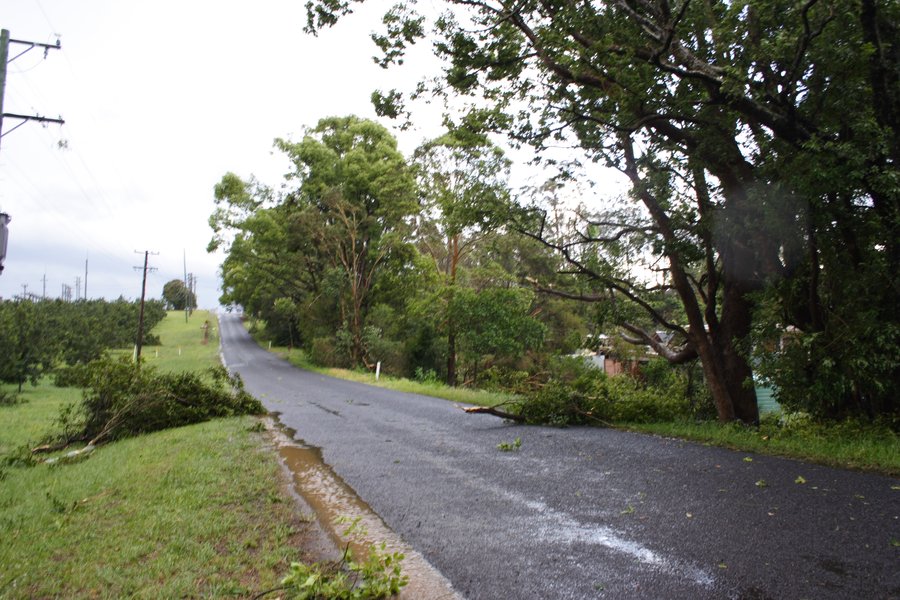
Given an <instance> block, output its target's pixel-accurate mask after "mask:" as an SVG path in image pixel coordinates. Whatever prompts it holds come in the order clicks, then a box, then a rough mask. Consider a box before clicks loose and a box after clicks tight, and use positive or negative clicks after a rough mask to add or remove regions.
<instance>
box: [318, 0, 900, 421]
mask: <svg viewBox="0 0 900 600" xmlns="http://www.w3.org/2000/svg"><path fill="white" fill-rule="evenodd" d="M353 4H354V3H353V2H348V1H342V0H337V1H334V0H318V1H315V0H314V1H313V2H310V3H309V4H308V16H309V20H308V26H307V29H308V31H311V32H315V31H317V30H318V29H319V28H321V27H325V26H329V25H331V24H333V23H335V22H336V21H337V19H339V18H340V17H341V16H342V15H344V14H346V13H348V12H351V11H352V7H353ZM446 4H447V10H446V11H445V12H442V13H441V14H440V15H438V16H437V18H436V19H434V24H433V25H434V27H433V31H432V32H429V30H428V26H427V25H426V22H425V18H424V17H423V16H422V15H420V14H417V13H416V12H415V7H414V5H408V4H406V5H398V6H396V7H395V8H393V9H391V10H390V11H389V13H388V14H387V15H386V16H385V20H384V23H385V31H384V32H383V33H379V34H375V35H374V36H373V39H374V40H375V42H376V44H377V45H378V46H379V48H380V50H381V55H380V56H379V57H378V60H379V62H380V63H381V64H382V65H384V66H388V65H390V64H393V63H399V62H402V58H403V54H404V52H405V51H406V49H407V47H408V46H409V45H411V44H413V43H415V42H417V41H418V40H420V39H422V38H425V37H427V36H428V35H430V36H431V38H430V39H431V40H432V41H433V47H434V51H435V53H436V54H437V55H438V56H440V57H442V58H443V59H444V65H445V68H444V71H443V73H442V75H441V76H440V77H437V78H435V79H434V80H433V81H431V82H423V84H422V85H421V86H419V88H418V89H417V90H416V92H415V94H414V95H421V94H423V93H427V92H428V91H432V92H434V93H437V94H444V95H449V94H454V95H458V96H462V97H464V98H465V99H466V102H465V104H466V105H467V106H469V108H468V109H466V110H464V111H463V112H464V114H463V115H462V117H461V118H460V121H459V124H460V127H461V128H463V129H467V130H469V129H474V130H476V131H485V130H493V131H502V132H505V133H507V134H508V135H509V136H510V137H511V139H513V140H514V141H516V142H520V143H527V144H532V145H533V146H534V147H535V148H537V149H538V151H542V150H544V149H546V148H547V147H548V146H549V145H551V144H572V145H574V146H577V147H578V148H579V149H580V151H581V152H583V153H584V154H585V155H586V156H587V157H589V158H590V159H591V160H594V161H597V162H600V163H602V164H606V165H608V166H611V167H613V168H616V169H618V170H620V171H621V172H622V173H624V174H626V175H627V177H628V179H629V180H630V182H631V185H632V193H631V198H630V200H631V201H632V203H633V207H635V209H634V213H635V214H634V218H632V219H629V220H627V221H623V220H621V219H620V218H619V217H620V216H621V215H620V214H618V213H617V214H612V215H605V214H596V213H595V214H593V215H591V218H590V221H591V222H588V223H585V224H584V225H583V227H582V230H581V233H580V234H579V239H578V240H568V241H566V240H559V239H549V240H546V241H547V242H548V243H550V244H552V245H555V246H557V247H558V248H559V249H560V250H561V251H562V252H563V254H564V255H565V256H566V258H567V259H570V262H571V265H572V267H573V270H574V271H575V272H576V273H577V274H578V275H580V276H581V277H583V278H587V279H589V280H591V281H593V282H594V283H595V285H596V287H597V288H599V289H601V290H605V292H604V295H606V296H608V295H610V294H611V295H613V296H615V297H620V298H622V299H624V300H625V301H629V302H632V303H634V304H635V305H636V306H638V307H640V308H642V309H644V310H645V312H646V314H647V315H648V316H649V318H650V319H651V320H652V321H653V322H654V325H655V326H656V327H661V328H665V329H669V330H671V331H673V332H675V333H676V334H677V335H676V336H675V337H674V338H673V339H674V340H676V341H677V342H678V343H680V344H682V345H681V346H679V347H665V348H664V347H662V346H661V345H658V344H657V349H658V350H659V351H660V353H661V354H663V355H664V356H667V357H669V358H670V359H671V360H674V361H676V362H677V361H681V360H687V359H688V358H690V357H692V356H699V357H700V359H701V362H702V365H703V369H704V372H705V375H706V379H707V382H708V383H709V385H710V388H711V393H712V396H713V399H714V402H715V404H716V407H717V410H718V414H719V418H720V419H721V420H723V421H728V420H732V419H735V418H737V419H740V420H743V421H745V422H754V421H756V420H757V418H758V413H757V407H756V400H755V395H754V393H753V389H752V386H751V385H750V382H749V380H750V379H751V377H752V368H751V366H750V362H749V360H748V353H749V351H750V346H751V344H752V339H751V333H752V332H753V328H754V322H755V321H754V319H755V316H754V315H755V314H756V313H758V311H759V310H760V309H761V308H762V307H763V306H762V305H761V304H760V299H761V298H765V299H766V300H765V302H766V303H771V305H773V306H774V307H775V308H774V310H772V311H771V312H772V313H774V314H777V315H778V320H780V321H781V324H782V325H787V324H792V325H794V326H795V327H797V328H798V329H799V330H800V331H802V332H806V333H807V335H806V337H805V341H804V344H805V346H806V347H813V348H815V349H816V352H810V353H808V354H806V355H801V356H799V358H798V360H800V362H801V363H802V362H804V361H805V363H806V364H805V365H801V366H800V368H799V369H795V371H803V369H804V368H807V367H809V368H812V369H813V370H815V368H817V363H818V364H829V361H830V363H835V362H839V363H841V367H840V369H839V370H840V377H838V379H840V381H838V382H837V383H836V385H837V386H838V387H839V388H840V390H838V393H842V392H843V391H844V390H847V389H854V388H855V389H856V390H857V394H856V395H857V396H860V395H866V394H868V395H869V396H878V397H879V398H880V399H881V400H882V402H883V403H884V404H886V405H887V406H888V407H889V405H890V398H889V397H890V393H888V394H887V395H885V393H884V390H890V389H891V388H892V387H893V386H892V385H891V383H892V382H896V381H897V374H898V371H897V367H896V361H893V366H891V361H889V360H884V359H885V357H889V356H890V355H891V354H892V353H893V354H894V356H895V357H896V350H897V348H898V345H900V344H898V338H900V327H898V318H897V315H896V311H895V308H896V306H897V304H898V302H897V300H898V289H900V288H898V279H897V275H896V272H895V266H896V264H898V263H900V260H898V258H900V255H898V249H897V240H898V239H900V184H898V181H900V173H898V164H900V142H898V140H900V75H898V73H900V48H898V45H897V39H898V38H900V36H898V28H900V5H898V3H896V2H893V1H892V0H806V1H804V2H797V1H795V0H745V1H742V2H732V1H725V0H718V1H717V0H703V1H700V0H694V1H691V0H681V1H676V0H607V1H601V2H589V3H576V2H565V1H543V0H542V1H537V0H450V1H448V2H447V3H446ZM374 99H375V103H376V107H377V108H378V109H379V110H381V111H382V112H383V113H384V114H388V115H399V114H402V112H403V111H402V108H401V107H400V104H401V103H402V101H403V94H402V93H401V92H398V91H396V90H391V91H388V92H379V93H377V94H375V96H374ZM453 104H455V105H458V104H459V103H458V102H453ZM617 211H621V207H619V208H618V209H617ZM542 223H543V220H542V219H541V218H540V216H538V217H537V218H532V219H531V220H530V224H531V225H536V229H532V230H531V233H532V235H534V236H535V237H538V238H541V239H544V238H543V233H544V231H543V230H542V229H541V224H542ZM629 238H631V239H632V243H633V244H635V245H636V246H639V247H641V248H642V249H643V250H644V251H648V252H652V253H654V254H655V255H656V256H657V257H659V258H660V259H661V261H662V263H661V264H664V265H665V270H666V272H665V273H664V274H663V277H662V278H661V280H660V281H659V282H658V284H657V285H654V286H648V285H646V283H645V282H635V281H634V280H633V279H630V278H625V279H626V281H624V282H623V281H622V279H623V278H622V277H619V275H618V274H617V273H615V272H612V271H611V270H610V269H609V268H608V267H610V264H609V263H608V261H604V260H602V259H603V258H604V257H603V256H602V254H601V255H600V256H595V257H591V256H589V252H588V250H590V249H592V248H597V247H599V246H603V245H605V244H607V243H610V242H622V241H626V240H628V239H629ZM576 242H577V245H573V244H575V243H576ZM848 265H849V267H848ZM878 281H881V282H882V283H881V284H880V285H877V284H876V282H878ZM876 285H877V288H876V287H875V286H876ZM852 290H859V293H858V294H856V295H854V294H853V292H852ZM658 291H663V292H666V291H671V292H673V293H675V294H677V295H678V297H679V298H680V300H681V302H682V304H683V308H684V316H685V321H684V322H675V321H672V320H669V319H667V318H665V316H664V315H662V314H660V313H659V311H658V310H656V309H655V308H654V306H653V302H651V301H648V299H647V296H646V294H647V293H648V292H650V293H654V292H658ZM596 297H597V295H596V294H594V295H588V296H587V299H596ZM859 297H863V298H865V301H864V302H865V304H867V305H868V306H869V307H870V308H872V307H874V308H872V310H869V311H866V312H865V315H866V316H865V318H864V319H863V320H862V321H859V319H858V318H856V314H857V312H858V311H857V307H858V302H857V301H856V299H858V298H859ZM847 322H853V323H856V322H858V326H854V327H853V328H850V329H848V328H847V327H843V326H842V325H841V324H842V323H847ZM878 322H881V323H883V324H884V330H885V331H886V333H884V334H883V335H881V336H878V337H877V339H876V338H870V339H873V340H874V341H870V342H868V346H867V344H866V343H862V344H856V345H855V348H856V349H857V350H862V349H867V350H868V351H869V352H871V353H873V354H875V355H877V356H878V357H879V360H877V361H875V364H877V366H876V367H873V368H872V369H869V371H866V367H861V366H860V363H859V361H848V360H846V359H847V357H846V356H844V355H842V354H840V353H837V354H835V350H834V349H835V348H836V347H838V346H839V345H840V344H839V342H840V338H841V337H847V336H850V337H857V336H859V337H861V336H864V335H865V333H866V330H867V328H870V327H871V326H872V325H873V324H875V323H878ZM629 325H630V330H631V331H632V334H633V335H634V336H635V338H636V339H637V340H639V341H643V342H646V343H653V342H654V336H653V335H652V332H651V331H649V330H648V329H647V328H642V327H639V326H638V325H636V324H634V323H631V324H629ZM822 359H827V360H826V361H825V362H823V360H822ZM860 386H862V387H863V388H865V390H864V391H863V393H862V394H860V392H859V388H860ZM894 389H896V388H894ZM832 391H833V390H832ZM844 395H845V396H846V394H844Z"/></svg>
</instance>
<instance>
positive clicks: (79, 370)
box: [53, 363, 90, 388]
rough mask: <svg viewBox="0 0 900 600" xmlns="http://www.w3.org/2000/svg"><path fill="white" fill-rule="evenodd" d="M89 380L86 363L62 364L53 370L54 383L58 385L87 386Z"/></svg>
mask: <svg viewBox="0 0 900 600" xmlns="http://www.w3.org/2000/svg"><path fill="white" fill-rule="evenodd" d="M89 381H90V375H89V371H88V366H87V365H86V364H81V363H78V364H74V365H62V366H59V367H56V369H54V370H53V385H55V386H56V387H77V388H86V387H87V386H88V382H89Z"/></svg>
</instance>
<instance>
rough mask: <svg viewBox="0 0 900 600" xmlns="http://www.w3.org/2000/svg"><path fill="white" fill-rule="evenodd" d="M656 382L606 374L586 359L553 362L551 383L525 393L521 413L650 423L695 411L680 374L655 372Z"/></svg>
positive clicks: (559, 420) (556, 419) (536, 417)
mask: <svg viewBox="0 0 900 600" xmlns="http://www.w3.org/2000/svg"><path fill="white" fill-rule="evenodd" d="M653 379H654V381H655V382H657V386H654V385H648V383H647V382H645V381H639V380H637V379H635V378H633V377H630V376H628V375H620V376H617V377H607V376H606V374H605V373H603V372H602V371H600V370H599V369H596V368H594V367H592V366H590V365H589V364H588V363H587V361H585V360H583V359H581V358H569V357H566V358H561V359H559V360H557V361H554V362H553V363H551V365H550V378H549V380H548V381H547V383H546V384H544V385H543V386H541V387H540V388H539V389H537V390H536V391H534V392H532V393H529V394H527V395H526V396H525V400H524V401H523V402H522V404H521V407H520V414H521V415H522V416H523V417H525V419H526V421H528V422H530V423H551V424H555V425H566V424H583V423H592V422H594V423H595V422H631V423H649V422H654V421H670V420H673V419H675V418H678V417H684V416H688V415H691V414H692V412H693V411H692V403H691V400H690V399H689V398H688V397H686V395H685V393H684V389H685V388H684V384H683V382H682V381H681V378H680V377H679V376H678V374H677V373H674V374H670V373H665V372H657V373H654V376H653Z"/></svg>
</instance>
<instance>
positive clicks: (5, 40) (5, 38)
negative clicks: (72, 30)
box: [0, 29, 65, 273]
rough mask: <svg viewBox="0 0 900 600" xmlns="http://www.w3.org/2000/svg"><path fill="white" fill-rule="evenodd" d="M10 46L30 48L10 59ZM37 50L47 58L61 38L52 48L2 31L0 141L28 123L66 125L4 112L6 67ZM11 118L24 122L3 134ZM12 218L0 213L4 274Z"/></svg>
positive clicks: (0, 261)
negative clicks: (5, 118) (4, 125)
mask: <svg viewBox="0 0 900 600" xmlns="http://www.w3.org/2000/svg"><path fill="white" fill-rule="evenodd" d="M10 44H20V45H24V46H28V47H27V48H25V50H22V51H21V52H19V53H18V54H16V55H15V56H13V57H12V58H10V57H9V46H10ZM35 48H43V49H44V58H47V53H48V52H49V51H50V50H59V49H60V48H62V45H61V44H60V43H59V38H57V39H56V45H55V46H51V45H50V44H40V43H38V42H26V41H25V40H13V39H10V37H9V30H8V29H0V140H2V139H3V136H4V135H6V134H7V133H12V132H13V131H15V130H16V129H18V128H19V127H21V126H22V125H23V124H25V123H26V122H27V121H37V122H39V123H59V124H60V125H62V124H63V123H65V121H63V119H62V117H60V118H58V119H50V118H48V117H42V116H40V115H14V114H12V113H7V112H4V111H3V97H4V96H5V95H6V66H7V65H8V64H9V63H11V62H12V61H14V60H16V59H17V58H19V57H20V56H22V55H23V54H25V53H26V52H28V51H30V50H34V49H35ZM4 117H9V118H11V119H19V120H21V121H22V122H21V123H19V124H18V125H16V126H15V127H13V128H12V129H10V130H9V131H7V132H6V133H4V132H3V118H4ZM9 222H10V218H9V215H8V214H6V213H4V212H0V273H3V260H4V259H5V258H6V244H7V241H8V238H9V231H8V230H7V228H6V226H7V225H9Z"/></svg>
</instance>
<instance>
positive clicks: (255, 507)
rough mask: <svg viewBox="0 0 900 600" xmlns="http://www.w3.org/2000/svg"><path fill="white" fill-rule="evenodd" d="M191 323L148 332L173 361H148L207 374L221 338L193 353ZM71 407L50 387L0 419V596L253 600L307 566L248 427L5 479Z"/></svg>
mask: <svg viewBox="0 0 900 600" xmlns="http://www.w3.org/2000/svg"><path fill="white" fill-rule="evenodd" d="M198 316H199V315H198V313H195V315H194V317H193V318H191V320H190V322H189V323H187V324H185V323H184V319H183V313H174V314H172V315H170V316H169V317H167V318H166V319H165V320H164V321H163V322H162V324H161V326H160V327H158V328H157V329H156V330H155V331H154V333H159V334H161V336H162V343H163V345H162V346H161V347H160V348H161V349H162V348H170V349H173V351H172V352H171V356H163V352H160V360H159V362H155V360H154V359H155V356H154V357H153V358H151V357H150V356H148V357H147V358H148V361H147V362H148V363H150V364H154V362H155V366H157V368H159V369H161V370H193V369H198V368H205V367H206V366H210V365H213V364H215V362H216V360H217V359H216V354H217V351H218V343H217V339H216V341H214V342H213V341H212V339H215V338H213V337H212V336H210V337H211V338H212V339H211V340H210V341H211V343H209V344H207V345H205V346H204V345H202V344H200V343H199V342H200V340H202V332H201V331H200V330H199V329H198V328H199V326H200V324H202V322H203V318H200V319H198ZM173 317H175V318H173ZM179 317H180V319H179ZM210 321H211V322H212V323H214V321H213V320H212V319H210ZM179 339H180V340H182V341H181V342H179V341H178V340H179ZM191 340H192V341H191ZM189 342H190V343H189ZM179 343H182V344H183V346H182V353H181V355H180V356H179V355H178V354H177V347H178V345H179ZM151 348H152V347H151ZM151 353H152V350H151ZM148 354H149V353H148ZM153 354H155V353H153ZM4 389H6V388H4ZM80 397H81V392H80V390H76V389H71V388H69V389H63V388H56V387H54V386H52V385H51V384H50V383H49V381H47V380H45V381H43V382H42V383H41V384H40V385H39V386H37V387H27V388H26V389H25V390H24V393H23V399H24V400H25V402H23V403H20V404H15V405H12V406H0V539H2V540H3V542H2V544H0V597H3V598H75V597H77V598H85V597H102V598H120V597H151V598H183V597H248V596H252V595H254V594H255V593H258V592H261V591H263V590H266V589H270V588H273V587H276V586H277V585H278V583H279V581H280V579H281V578H282V577H283V576H284V575H285V574H286V573H287V572H288V571H289V567H290V563H291V562H292V561H297V560H303V559H308V558H310V557H306V556H303V554H302V550H301V548H302V546H303V541H304V536H305V535H307V534H306V527H307V526H308V524H307V523H306V522H305V519H303V518H300V517H299V516H298V515H297V513H296V509H295V505H294V503H293V500H292V499H291V498H290V496H289V495H288V494H287V492H286V491H282V490H283V481H282V476H281V473H280V467H279V465H278V463H277V460H276V457H275V453H274V452H272V451H271V450H270V449H269V448H268V447H267V445H266V440H265V438H264V437H263V435H262V434H261V433H259V432H258V430H259V429H260V428H259V427H258V425H259V421H258V420H257V419H254V418H251V417H235V418H229V419H218V420H215V421H211V422H207V423H201V424H198V425H192V426H188V427H181V428H177V429H170V430H166V431H161V432H158V433H154V434H149V435H143V436H140V437H135V438H131V439H127V440H123V441H119V442H116V443H112V444H108V445H104V446H101V447H99V448H97V449H96V450H95V451H94V452H93V453H92V454H90V455H87V457H86V458H84V459H83V460H81V461H80V462H77V463H75V464H62V465H48V464H39V465H36V466H34V467H31V468H25V467H11V466H6V461H3V460H2V458H3V456H4V455H8V454H9V453H10V452H12V451H14V450H15V449H16V448H19V447H21V446H23V445H30V446H33V445H35V444H36V443H37V442H38V441H39V440H40V439H41V438H42V437H43V435H44V434H45V433H46V432H48V431H49V430H50V429H51V428H52V427H53V424H54V421H55V420H56V418H57V415H58V414H59V410H60V409H61V407H63V406H65V405H67V404H70V403H73V402H77V401H78V400H79V399H80Z"/></svg>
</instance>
